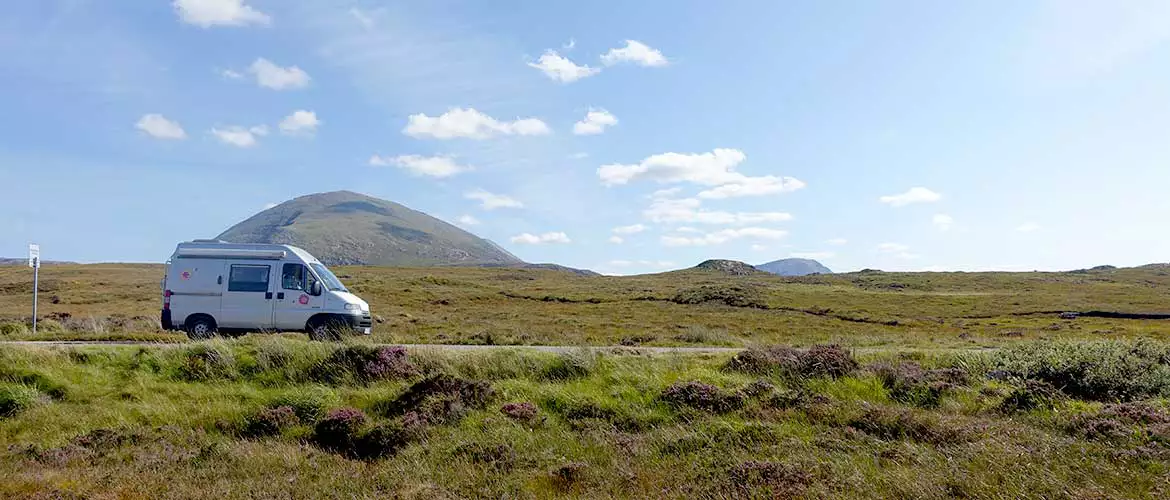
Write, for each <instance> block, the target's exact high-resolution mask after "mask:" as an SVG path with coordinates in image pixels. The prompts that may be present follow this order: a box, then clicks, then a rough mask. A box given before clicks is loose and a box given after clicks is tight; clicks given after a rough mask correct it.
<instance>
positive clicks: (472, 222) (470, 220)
mask: <svg viewBox="0 0 1170 500" xmlns="http://www.w3.org/2000/svg"><path fill="white" fill-rule="evenodd" d="M455 222H457V223H459V225H460V226H478V225H479V219H476V218H475V217H472V216H470V215H466V214H464V215H460V216H459V218H458V219H455Z"/></svg>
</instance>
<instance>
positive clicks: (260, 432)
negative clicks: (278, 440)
mask: <svg viewBox="0 0 1170 500" xmlns="http://www.w3.org/2000/svg"><path fill="white" fill-rule="evenodd" d="M299 423H300V419H299V418H297V413H296V411H294V410H293V408H292V407H291V406H277V407H275V408H264V409H261V410H260V411H258V412H256V413H255V414H254V415H252V416H250V417H248V419H247V420H246V421H245V423H244V435H246V436H252V437H263V436H276V435H279V434H280V433H282V432H284V431H285V429H288V428H290V427H293V426H295V425H297V424H299Z"/></svg>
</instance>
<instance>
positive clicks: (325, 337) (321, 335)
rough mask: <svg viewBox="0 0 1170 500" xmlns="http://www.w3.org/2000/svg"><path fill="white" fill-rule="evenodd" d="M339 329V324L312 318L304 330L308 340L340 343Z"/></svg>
mask: <svg viewBox="0 0 1170 500" xmlns="http://www.w3.org/2000/svg"><path fill="white" fill-rule="evenodd" d="M341 329H342V324H341V322H340V321H338V320H335V319H330V318H313V319H311V320H309V324H308V325H306V328H305V330H307V332H308V334H309V338H310V339H312V340H316V341H318V342H337V341H340V340H341Z"/></svg>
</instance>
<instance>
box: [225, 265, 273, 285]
mask: <svg viewBox="0 0 1170 500" xmlns="http://www.w3.org/2000/svg"><path fill="white" fill-rule="evenodd" d="M270 270H271V267H269V266H255V265H248V264H232V271H231V273H230V276H229V277H228V291H229V292H267V291H268V273H269V271H270Z"/></svg>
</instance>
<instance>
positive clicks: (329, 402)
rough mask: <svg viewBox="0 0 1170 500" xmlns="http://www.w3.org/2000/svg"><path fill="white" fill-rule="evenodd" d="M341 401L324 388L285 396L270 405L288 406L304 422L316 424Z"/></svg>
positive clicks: (270, 406)
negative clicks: (328, 410)
mask: <svg viewBox="0 0 1170 500" xmlns="http://www.w3.org/2000/svg"><path fill="white" fill-rule="evenodd" d="M339 402H340V399H339V398H338V397H337V395H336V394H334V393H333V391H330V390H328V389H325V388H323V387H317V388H313V389H310V390H298V391H295V392H289V393H286V394H283V395H281V396H279V397H277V398H276V399H273V400H272V401H271V402H269V403H268V407H269V408H279V407H281V406H287V407H289V408H292V409H293V412H294V413H296V415H297V418H299V419H300V420H301V421H302V422H309V423H311V422H316V421H318V420H320V419H321V417H323V416H325V411H326V410H327V409H329V408H332V407H333V406H334V405H336V404H338V403H339Z"/></svg>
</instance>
